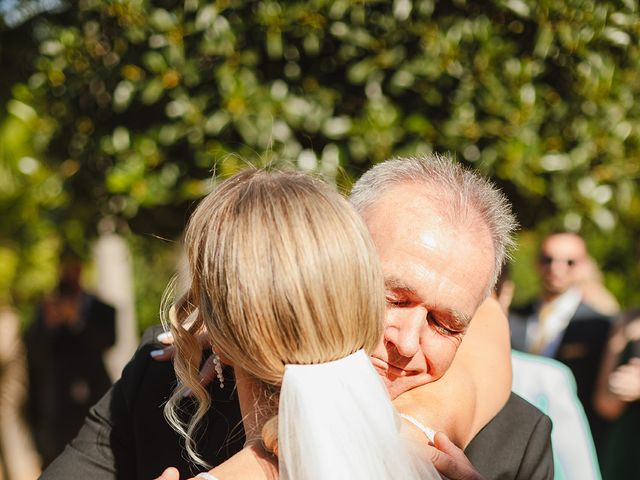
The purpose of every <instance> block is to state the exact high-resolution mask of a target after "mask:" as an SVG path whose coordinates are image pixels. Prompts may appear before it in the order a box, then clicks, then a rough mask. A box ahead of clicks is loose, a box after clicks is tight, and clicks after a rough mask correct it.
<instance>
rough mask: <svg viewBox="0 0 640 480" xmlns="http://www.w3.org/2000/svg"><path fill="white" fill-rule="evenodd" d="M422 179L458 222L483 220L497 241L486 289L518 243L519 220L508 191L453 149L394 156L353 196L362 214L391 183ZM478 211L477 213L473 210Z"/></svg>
mask: <svg viewBox="0 0 640 480" xmlns="http://www.w3.org/2000/svg"><path fill="white" fill-rule="evenodd" d="M403 183H405V184H407V183H409V184H422V185H424V186H425V187H429V188H425V190H424V193H425V195H426V196H428V197H429V198H432V199H433V200H434V202H436V205H437V206H438V207H439V208H441V209H442V213H443V214H445V215H447V217H448V219H449V220H450V221H451V222H452V224H453V225H457V224H464V223H463V222H464V221H465V220H466V221H467V222H468V220H469V219H470V218H478V217H479V219H480V221H482V222H483V223H484V224H485V225H486V226H487V228H488V229H489V232H490V233H491V238H492V241H493V248H494V254H495V265H494V268H493V277H492V279H491V283H490V285H489V286H488V287H489V288H488V289H487V293H490V292H491V290H492V289H493V288H494V286H495V284H496V281H497V279H498V277H499V275H500V272H501V271H502V267H503V265H504V263H505V262H506V261H507V260H508V259H509V258H510V250H511V249H512V248H513V247H514V240H513V233H514V231H515V229H516V228H517V226H518V224H517V221H516V218H515V216H514V214H513V211H512V209H511V204H510V202H509V201H508V200H507V198H506V196H505V195H504V194H503V193H502V192H501V191H500V190H499V189H498V188H497V187H496V186H495V185H494V184H493V183H492V182H491V181H490V180H488V179H487V178H484V177H483V176H481V175H480V174H479V173H477V172H475V171H473V170H470V169H467V168H463V167H462V166H461V165H460V164H459V163H457V162H456V161H454V160H453V159H452V158H451V157H450V156H448V155H439V154H437V153H432V154H428V155H423V156H420V157H409V158H394V159H391V160H387V161H386V162H382V163H379V164H378V165H376V166H374V167H373V168H371V169H370V170H369V171H367V172H366V173H365V174H364V175H362V177H360V179H359V180H358V181H357V182H356V183H355V185H354V186H353V190H352V191H351V196H350V199H349V200H350V202H351V204H352V205H353V206H354V208H355V209H356V210H357V211H358V212H359V213H360V214H363V213H364V212H365V211H366V210H367V209H368V208H369V207H371V206H372V205H373V204H374V203H375V202H376V201H378V200H379V199H380V198H381V197H382V195H383V194H384V193H385V192H386V191H387V190H388V189H389V188H391V187H392V186H396V185H399V184H403ZM474 214H475V215H474Z"/></svg>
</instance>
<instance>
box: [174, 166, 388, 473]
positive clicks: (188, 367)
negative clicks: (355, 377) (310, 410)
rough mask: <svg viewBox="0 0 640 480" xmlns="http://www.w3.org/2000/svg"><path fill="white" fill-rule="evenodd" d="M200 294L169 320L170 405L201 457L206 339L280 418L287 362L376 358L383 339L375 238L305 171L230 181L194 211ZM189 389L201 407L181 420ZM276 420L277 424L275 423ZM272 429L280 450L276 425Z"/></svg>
mask: <svg viewBox="0 0 640 480" xmlns="http://www.w3.org/2000/svg"><path fill="white" fill-rule="evenodd" d="M185 247H186V253H187V257H188V262H189V271H190V279H189V280H190V286H189V288H188V290H187V292H186V293H185V294H184V295H183V296H182V297H181V298H180V299H178V300H177V302H175V303H174V305H173V307H172V308H171V311H170V315H169V317H170V322H171V331H172V333H173V335H174V338H175V346H176V355H175V359H174V366H175V370H176V374H177V377H178V379H179V383H178V387H177V388H176V390H175V391H174V392H173V395H172V396H171V398H170V400H169V401H168V403H167V405H166V407H165V415H166V417H167V419H168V420H169V422H170V423H171V425H172V426H173V427H174V428H175V429H176V430H177V431H178V432H180V433H181V435H182V436H183V437H184V438H185V441H186V449H187V451H188V453H189V455H190V457H191V458H192V459H193V460H194V461H196V462H197V463H200V464H201V465H205V466H206V462H205V461H204V460H203V459H202V458H201V457H200V456H199V454H198V453H197V452H196V445H195V440H194V434H195V432H196V429H197V426H198V423H199V422H200V421H201V420H202V418H203V416H204V415H205V414H206V412H207V410H208V408H209V407H210V397H209V394H208V392H207V390H206V389H205V388H203V387H202V386H201V385H200V383H199V381H198V372H199V369H200V365H201V361H202V351H201V347H200V344H199V343H198V341H197V339H196V335H197V334H200V333H202V332H206V333H207V334H208V336H209V338H210V341H211V343H212V345H214V346H215V349H216V350H217V351H218V353H219V354H220V355H221V356H222V357H223V358H224V359H226V360H228V361H229V363H230V364H231V365H233V366H234V367H235V368H241V369H242V370H244V371H245V372H246V373H247V374H248V375H249V376H250V377H251V378H252V379H254V380H255V382H256V383H257V385H259V387H260V388H261V389H262V391H263V392H264V394H265V395H264V399H265V401H264V402H262V403H264V404H263V405H260V408H261V409H263V410H262V411H263V412H264V409H265V408H267V409H268V415H269V416H271V415H273V416H275V415H276V414H277V408H278V406H277V399H278V392H279V387H280V385H281V382H282V378H283V374H284V367H285V365H286V364H315V363H323V362H328V361H332V360H336V359H339V358H342V357H345V356H347V355H349V354H351V353H353V352H356V351H357V350H359V349H365V350H367V351H370V350H372V349H373V348H374V347H375V345H376V343H377V342H378V341H379V339H380V338H381V336H382V328H383V316H384V308H385V307H384V293H383V292H384V290H383V288H384V287H383V279H382V273H381V267H380V264H379V260H378V258H377V254H376V253H375V248H374V245H373V243H372V241H371V239H370V237H369V234H368V231H367V229H366V227H365V225H364V223H363V222H362V220H361V219H360V217H359V216H358V215H357V214H356V213H355V211H354V210H353V208H352V207H350V206H349V204H348V203H347V201H346V200H345V199H344V198H342V197H341V196H340V195H339V194H338V193H337V192H335V191H334V190H332V189H331V188H330V187H329V186H327V185H326V184H324V183H323V182H321V181H320V180H317V179H315V178H312V177H310V176H308V175H304V174H301V173H297V172H285V171H266V170H246V171H243V172H241V173H238V174H236V175H235V176H233V177H231V178H229V179H228V180H226V181H224V182H223V183H222V184H220V185H219V187H218V188H217V189H216V190H215V191H213V192H212V193H210V194H209V195H208V196H207V197H205V198H204V199H203V200H202V201H201V203H200V204H199V205H198V207H197V209H196V210H195V211H194V213H193V215H192V216H191V219H190V221H189V224H188V227H187V230H186V234H185ZM186 389H191V391H192V392H193V395H194V397H195V400H196V405H197V409H196V411H195V413H194V414H193V415H192V416H191V417H190V418H189V419H187V420H183V419H182V418H181V417H182V415H180V414H179V404H180V401H181V400H182V398H183V394H184V392H185V391H186ZM274 418H275V417H274ZM274 418H272V419H271V420H270V421H269V422H267V424H266V425H265V428H264V429H263V431H262V433H263V441H264V443H265V445H266V447H267V449H271V450H272V451H273V449H274V447H275V446H276V445H277V434H276V432H277V422H276V421H274Z"/></svg>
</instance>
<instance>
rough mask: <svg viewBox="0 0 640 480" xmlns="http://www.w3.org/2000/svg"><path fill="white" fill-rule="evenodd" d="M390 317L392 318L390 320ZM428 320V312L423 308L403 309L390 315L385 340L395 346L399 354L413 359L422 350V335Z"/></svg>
mask: <svg viewBox="0 0 640 480" xmlns="http://www.w3.org/2000/svg"><path fill="white" fill-rule="evenodd" d="M389 316H391V317H392V318H391V319H389ZM426 318H427V312H426V311H424V309H422V308H416V309H411V310H404V309H401V311H400V312H396V313H395V314H393V315H388V316H387V319H388V322H387V325H386V328H385V331H384V337H385V340H386V341H387V342H388V343H392V344H393V345H394V346H395V348H396V350H397V352H398V354H400V355H402V356H403V357H408V358H411V357H413V356H414V355H415V354H416V353H418V350H419V349H420V333H421V332H422V329H423V327H424V323H425V321H426ZM389 320H390V321H389Z"/></svg>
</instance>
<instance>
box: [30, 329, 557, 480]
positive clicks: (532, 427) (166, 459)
mask: <svg viewBox="0 0 640 480" xmlns="http://www.w3.org/2000/svg"><path fill="white" fill-rule="evenodd" d="M154 333H157V331H156V332H154ZM150 337H151V334H150V333H149V334H146V335H145V338H146V339H147V340H148V339H149V338H150ZM143 342H144V339H143ZM153 348H157V346H152V345H145V346H143V347H141V348H140V350H139V351H138V352H137V353H136V355H135V357H134V359H133V360H132V361H131V362H130V363H129V365H128V366H127V367H126V368H125V370H124V372H123V374H122V378H121V379H120V380H119V381H118V382H117V383H116V384H115V385H114V387H113V388H112V389H111V390H110V391H109V393H107V395H106V396H105V397H104V398H103V399H102V400H101V401H100V402H99V403H98V404H96V405H95V406H94V407H93V408H92V409H91V412H90V414H89V416H88V417H87V419H86V421H85V424H84V426H83V427H82V429H81V430H80V433H79V434H78V436H77V437H76V439H75V440H74V441H73V442H72V443H71V445H70V446H68V447H67V448H66V450H65V451H64V453H63V454H62V455H61V456H60V457H58V459H56V460H55V461H54V462H53V464H51V465H50V466H49V468H47V470H46V471H45V472H44V473H43V475H42V476H41V478H42V479H45V480H58V479H59V480H63V479H68V478H90V479H92V480H113V479H118V480H125V479H127V480H128V479H134V478H140V479H152V478H155V477H156V476H158V475H159V474H160V473H161V472H162V470H164V468H165V467H167V466H175V467H177V468H178V469H179V470H180V474H181V476H180V478H188V476H192V475H194V474H195V473H197V472H199V471H202V470H203V469H202V467H199V466H197V465H194V464H192V463H191V462H189V461H188V460H187V459H186V455H185V453H184V449H183V448H182V445H183V442H182V440H181V438H180V437H179V435H178V434H176V433H175V432H174V431H173V430H172V429H171V427H170V426H169V425H168V424H167V423H166V421H165V420H164V418H163V415H162V406H163V404H164V402H165V400H166V399H167V398H168V397H169V394H170V393H171V390H172V389H173V386H174V385H175V375H174V373H173V367H172V365H171V363H170V362H162V363H161V362H156V361H154V360H152V359H151V358H150V357H149V351H150V350H152V349H153ZM228 373H229V372H225V377H227V374H228ZM233 390H234V389H233V380H232V379H231V378H228V379H227V378H225V387H224V390H221V389H220V388H219V386H218V384H217V383H216V382H214V383H212V385H211V388H210V392H211V394H212V396H213V401H212V408H211V409H210V411H209V414H208V416H207V422H206V429H207V430H206V435H204V436H203V438H202V439H201V441H200V442H199V444H198V447H199V452H202V454H203V456H204V457H205V458H206V459H207V460H208V461H209V463H211V464H212V465H217V464H219V463H221V462H222V461H224V460H226V459H227V458H228V457H230V456H231V455H233V454H234V453H235V452H237V451H238V450H239V449H240V448H242V444H243V443H244V433H243V431H242V428H241V424H240V423H241V418H240V412H239V407H238V404H237V399H236V396H235V392H234V391H233ZM188 402H189V400H188V399H187V400H186V403H188ZM550 431H551V427H550V421H549V419H548V418H547V417H546V416H544V415H543V414H542V413H540V411H539V410H537V409H536V408H535V407H533V406H531V405H530V404H528V403H526V402H525V401H524V400H522V399H520V398H519V397H516V396H515V395H512V398H511V399H510V400H509V402H508V403H507V405H506V406H505V408H504V409H503V411H502V412H500V413H499V414H498V415H497V416H496V417H495V418H494V420H493V421H492V422H490V423H489V424H488V425H487V426H486V427H485V428H484V429H483V430H482V432H480V434H478V436H477V437H476V439H474V441H473V442H472V443H471V444H470V445H469V448H468V449H467V450H468V452H467V453H468V454H469V458H470V460H471V461H472V462H473V463H474V464H475V463H477V464H478V468H479V469H480V471H481V472H482V473H483V474H485V475H486V476H487V478H488V479H494V478H495V479H506V478H513V479H527V480H537V479H541V480H542V479H545V480H546V479H552V478H553V461H552V456H551V448H550V446H551V443H550V436H549V435H550ZM496 452H501V453H500V454H499V456H497V455H498V454H497V453H496ZM496 458H500V459H501V460H502V459H504V462H502V461H501V462H500V464H499V465H498V464H497V463H498V462H495V461H494V459H496ZM548 472H550V474H549V475H546V473H548ZM505 475H506V476H505Z"/></svg>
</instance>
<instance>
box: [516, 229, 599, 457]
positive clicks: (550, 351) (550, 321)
mask: <svg viewBox="0 0 640 480" xmlns="http://www.w3.org/2000/svg"><path fill="white" fill-rule="evenodd" d="M586 261H588V253H587V247H586V244H585V242H584V239H583V238H582V237H580V235H578V234H576V233H572V232H557V233H553V234H551V235H549V236H547V237H546V238H545V239H544V240H543V242H542V244H541V245H540V251H539V256H538V271H539V274H540V279H541V296H540V298H539V299H537V300H536V301H534V302H533V303H531V304H529V305H526V306H525V307H523V308H521V309H514V310H512V312H511V313H510V315H509V324H510V326H511V344H512V347H513V348H514V349H516V350H521V351H525V352H530V353H534V354H538V355H543V356H545V357H549V358H555V359H557V360H559V361H561V362H562V363H564V364H565V365H567V366H568V367H569V368H570V369H571V371H572V372H573V375H574V376H575V379H576V385H577V393H578V398H579V399H580V401H581V402H582V404H583V406H584V409H585V412H586V414H587V419H588V421H589V426H590V428H591V432H592V434H593V439H594V442H595V444H596V449H597V450H598V453H599V454H600V453H601V448H602V444H603V440H604V437H605V435H606V428H607V424H606V422H605V420H604V419H603V418H602V417H600V416H599V415H598V414H597V413H596V412H595V410H594V408H593V394H594V388H595V383H596V378H597V375H598V369H599V367H600V361H601V357H602V353H603V351H604V347H605V344H606V340H607V336H608V333H609V328H610V326H611V318H610V317H608V316H605V315H603V314H601V313H599V312H597V311H595V310H594V309H592V308H591V307H589V306H588V305H587V304H586V303H584V302H583V299H582V294H581V293H580V289H579V288H578V287H577V285H578V284H579V283H580V278H577V277H578V275H579V272H580V271H582V269H580V268H578V267H579V266H580V265H581V264H582V263H583V262H586Z"/></svg>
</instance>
